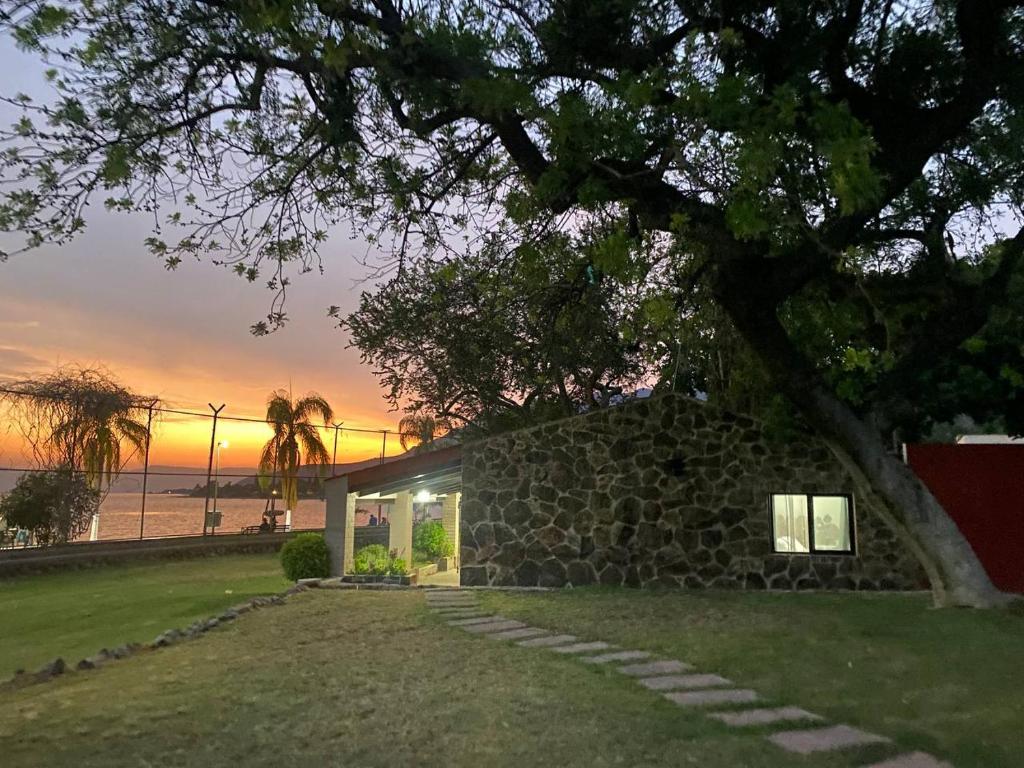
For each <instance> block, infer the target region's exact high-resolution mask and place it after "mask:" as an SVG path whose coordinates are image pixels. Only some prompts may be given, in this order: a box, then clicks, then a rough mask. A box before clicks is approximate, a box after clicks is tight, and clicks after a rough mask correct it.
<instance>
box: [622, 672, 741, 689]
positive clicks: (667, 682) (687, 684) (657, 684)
mask: <svg viewBox="0 0 1024 768" xmlns="http://www.w3.org/2000/svg"><path fill="white" fill-rule="evenodd" d="M637 682H639V683H640V685H642V686H643V687H644V688H647V689H648V690H651V691H677V690H679V689H681V688H682V689H692V688H718V687H721V686H726V685H732V684H733V683H732V680H726V679H725V678H724V677H721V676H719V675H665V676H664V677H645V678H642V679H641V680H639V681H637Z"/></svg>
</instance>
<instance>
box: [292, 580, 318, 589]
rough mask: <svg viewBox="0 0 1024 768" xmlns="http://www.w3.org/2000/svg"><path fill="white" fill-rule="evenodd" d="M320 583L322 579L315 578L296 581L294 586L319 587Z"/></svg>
mask: <svg viewBox="0 0 1024 768" xmlns="http://www.w3.org/2000/svg"><path fill="white" fill-rule="evenodd" d="M321 581H323V579H319V578H315V579H299V580H298V581H296V582H295V586H297V587H306V588H308V587H319V586H320V582H321Z"/></svg>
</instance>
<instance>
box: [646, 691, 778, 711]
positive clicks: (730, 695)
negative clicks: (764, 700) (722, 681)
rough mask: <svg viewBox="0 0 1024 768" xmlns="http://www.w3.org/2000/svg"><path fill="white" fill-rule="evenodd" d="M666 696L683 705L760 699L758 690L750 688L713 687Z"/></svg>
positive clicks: (695, 705)
mask: <svg viewBox="0 0 1024 768" xmlns="http://www.w3.org/2000/svg"><path fill="white" fill-rule="evenodd" d="M665 698H666V699H668V700H669V701H672V702H675V703H676V704H678V705H679V706H681V707H713V706H717V705H719V704H749V703H750V702H752V701H759V700H760V697H759V696H758V695H757V691H752V690H750V689H749V688H724V689H723V688H712V689H710V690H707V691H679V692H678V693H666V694H665Z"/></svg>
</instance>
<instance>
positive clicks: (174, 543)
mask: <svg viewBox="0 0 1024 768" xmlns="http://www.w3.org/2000/svg"><path fill="white" fill-rule="evenodd" d="M298 533H306V531H296V532H294V533H260V534H252V535H248V536H243V535H238V534H234V535H217V536H181V537H174V538H167V539H143V540H142V541H98V542H86V541H83V542H77V543H74V544H65V545H63V546H54V547H32V548H27V549H4V550H0V577H6V576H16V575H20V574H23V573H36V572H40V571H51V570H64V569H71V568H87V567H90V566H93V565H105V564H109V563H121V562H128V561H132V560H153V559H179V558H187V557H200V556H204V555H226V554H239V553H247V552H276V551H278V550H279V549H280V548H281V545H282V544H284V542H285V541H287V540H288V539H289V538H290V537H292V536H294V535H297V534H298Z"/></svg>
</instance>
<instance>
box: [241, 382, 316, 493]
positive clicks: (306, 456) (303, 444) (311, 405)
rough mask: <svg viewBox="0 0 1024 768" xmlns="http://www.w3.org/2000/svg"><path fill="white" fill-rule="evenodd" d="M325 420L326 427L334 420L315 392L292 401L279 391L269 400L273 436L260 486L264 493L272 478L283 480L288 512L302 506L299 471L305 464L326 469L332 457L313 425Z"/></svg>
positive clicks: (264, 456) (263, 456)
mask: <svg viewBox="0 0 1024 768" xmlns="http://www.w3.org/2000/svg"><path fill="white" fill-rule="evenodd" d="M314 418H315V419H317V420H318V421H319V420H323V423H324V426H327V424H329V423H330V421H331V420H332V419H333V418H334V411H333V410H332V409H331V406H330V405H328V403H327V401H326V400H324V399H323V398H322V397H321V396H320V395H318V394H317V393H315V392H310V393H309V394H308V395H306V396H305V397H301V398H299V399H298V400H292V395H291V392H286V391H285V390H283V389H279V390H277V391H276V392H271V393H270V397H269V398H267V424H269V425H270V428H271V429H273V430H274V436H273V437H272V438H270V440H268V441H267V444H266V445H265V446H263V453H262V454H261V455H260V465H259V482H260V487H261V488H263V490H264V491H266V490H267V488H268V487H269V486H270V483H271V478H272V477H277V476H278V475H280V477H281V498H282V500H283V501H284V503H285V507H286V508H287V509H295V507H296V506H297V505H298V503H299V469H300V467H302V463H303V461H305V462H306V463H307V464H316V465H318V466H320V467H321V468H323V467H324V466H326V465H327V464H329V463H330V460H331V459H330V456H329V455H328V453H327V449H326V448H325V447H324V444H323V441H322V440H321V439H320V431H319V429H318V428H317V426H316V425H315V424H313V423H311V422H312V420H313V419H314Z"/></svg>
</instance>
